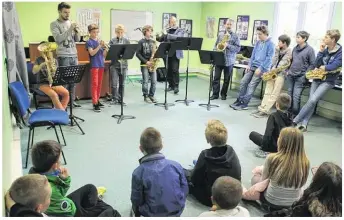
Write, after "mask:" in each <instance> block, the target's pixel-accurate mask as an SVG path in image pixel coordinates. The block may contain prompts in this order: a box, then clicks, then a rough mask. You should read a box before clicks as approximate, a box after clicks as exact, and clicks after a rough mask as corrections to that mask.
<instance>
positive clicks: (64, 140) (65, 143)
mask: <svg viewBox="0 0 344 220" xmlns="http://www.w3.org/2000/svg"><path fill="white" fill-rule="evenodd" d="M59 127H60V131H61V134H62V138H63V142H64V146H67V142H66V139H65V137H64V135H63V131H62V128H61V125H59Z"/></svg>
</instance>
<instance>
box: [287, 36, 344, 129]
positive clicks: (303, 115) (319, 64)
mask: <svg viewBox="0 0 344 220" xmlns="http://www.w3.org/2000/svg"><path fill="white" fill-rule="evenodd" d="M339 39H340V32H339V30H328V31H327V32H326V35H325V38H324V40H323V42H322V43H321V45H320V50H319V52H318V55H317V58H316V60H315V67H316V68H319V69H322V70H325V71H326V72H329V71H335V70H337V69H338V68H341V67H342V46H341V45H340V44H338V43H337V42H338V40H339ZM339 73H340V70H338V71H335V72H333V73H328V74H327V75H326V78H325V79H324V80H320V79H315V80H313V82H312V85H311V89H310V93H309V99H308V101H307V103H306V104H305V105H304V106H303V107H302V109H301V111H300V113H299V114H298V115H297V116H296V117H295V118H294V121H293V123H294V126H296V125H297V124H299V123H301V125H300V126H299V129H300V130H301V131H307V125H308V122H309V120H310V119H311V117H312V115H313V113H314V110H315V106H316V104H317V102H318V101H319V100H320V99H321V97H323V96H324V95H325V93H326V92H327V91H328V90H330V89H332V88H333V87H334V86H335V81H336V79H337V76H338V75H339Z"/></svg>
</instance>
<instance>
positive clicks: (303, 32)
mask: <svg viewBox="0 0 344 220" xmlns="http://www.w3.org/2000/svg"><path fill="white" fill-rule="evenodd" d="M309 35H310V34H309V33H308V32H306V31H299V32H297V34H296V36H300V37H302V39H305V42H307V40H308V38H309Z"/></svg>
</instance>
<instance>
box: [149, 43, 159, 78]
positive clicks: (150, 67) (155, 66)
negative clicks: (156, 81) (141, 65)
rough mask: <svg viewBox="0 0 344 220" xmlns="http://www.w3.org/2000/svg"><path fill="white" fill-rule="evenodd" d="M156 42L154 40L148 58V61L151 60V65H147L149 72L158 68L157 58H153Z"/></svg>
mask: <svg viewBox="0 0 344 220" xmlns="http://www.w3.org/2000/svg"><path fill="white" fill-rule="evenodd" d="M156 48H157V42H156V41H154V45H153V50H152V51H153V52H152V56H151V58H150V60H149V61H150V62H152V65H150V66H148V71H149V72H154V71H155V70H156V69H157V68H158V64H159V61H160V60H159V58H154V55H155V53H156V51H157V49H156Z"/></svg>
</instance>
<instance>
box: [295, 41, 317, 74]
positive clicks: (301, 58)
mask: <svg viewBox="0 0 344 220" xmlns="http://www.w3.org/2000/svg"><path fill="white" fill-rule="evenodd" d="M314 64H315V52H314V49H313V48H312V47H311V46H309V45H308V44H306V45H305V46H304V47H303V48H301V47H300V46H299V45H297V46H296V47H294V49H293V52H292V62H291V65H290V67H289V71H288V73H289V74H290V75H292V76H303V75H305V73H306V72H307V71H309V70H312V69H314Z"/></svg>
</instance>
